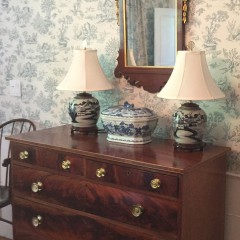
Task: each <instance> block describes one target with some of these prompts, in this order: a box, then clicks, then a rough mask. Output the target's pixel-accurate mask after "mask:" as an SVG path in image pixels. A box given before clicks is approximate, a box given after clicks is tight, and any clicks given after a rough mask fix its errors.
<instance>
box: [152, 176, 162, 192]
mask: <svg viewBox="0 0 240 240" xmlns="http://www.w3.org/2000/svg"><path fill="white" fill-rule="evenodd" d="M150 185H151V187H152V188H153V189H157V188H160V186H161V181H160V179H158V178H155V179H153V180H152V181H151V183H150Z"/></svg>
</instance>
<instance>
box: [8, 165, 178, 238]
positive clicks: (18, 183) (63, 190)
mask: <svg viewBox="0 0 240 240" xmlns="http://www.w3.org/2000/svg"><path fill="white" fill-rule="evenodd" d="M12 173H13V182H12V186H13V191H14V194H15V195H16V196H22V197H28V198H30V199H36V200H41V201H45V202H48V203H52V204H57V205H61V206H65V207H69V208H72V209H76V210H80V211H84V212H86V213H91V214H96V215H98V216H101V217H105V218H109V219H112V220H114V221H119V222H122V223H128V224H131V225H133V226H139V227H141V228H145V229H148V230H154V231H158V232H167V233H172V234H176V233H177V229H178V226H177V223H178V216H179V214H178V204H177V203H176V202H175V201H166V200H164V199H161V198H157V197H149V196H145V195H143V194H139V193H136V192H133V191H125V190H122V189H120V188H113V187H110V186H106V185H102V184H96V183H93V182H89V181H86V180H84V179H79V178H76V177H70V176H65V175H64V176H62V175H58V174H52V173H48V172H44V171H36V170H35V169H31V168H26V167H22V166H17V165H14V166H13V167H12Z"/></svg>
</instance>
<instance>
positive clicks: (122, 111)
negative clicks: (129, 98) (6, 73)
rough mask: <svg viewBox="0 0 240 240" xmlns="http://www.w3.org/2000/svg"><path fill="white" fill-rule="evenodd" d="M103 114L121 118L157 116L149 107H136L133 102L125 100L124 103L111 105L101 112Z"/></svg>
mask: <svg viewBox="0 0 240 240" xmlns="http://www.w3.org/2000/svg"><path fill="white" fill-rule="evenodd" d="M101 114H102V115H105V116H111V117H119V118H157V116H156V114H154V113H153V112H152V111H151V110H150V109H148V108H134V105H133V104H129V103H128V102H125V103H124V105H120V106H115V107H109V108H107V109H105V110H103V111H102V112H101Z"/></svg>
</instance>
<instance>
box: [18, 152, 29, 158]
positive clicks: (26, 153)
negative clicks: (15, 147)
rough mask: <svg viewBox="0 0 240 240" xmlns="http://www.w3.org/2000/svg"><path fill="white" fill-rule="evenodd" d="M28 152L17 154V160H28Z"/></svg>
mask: <svg viewBox="0 0 240 240" xmlns="http://www.w3.org/2000/svg"><path fill="white" fill-rule="evenodd" d="M28 155H29V154H28V151H23V152H20V153H19V158H20V159H22V160H24V159H27V158H28Z"/></svg>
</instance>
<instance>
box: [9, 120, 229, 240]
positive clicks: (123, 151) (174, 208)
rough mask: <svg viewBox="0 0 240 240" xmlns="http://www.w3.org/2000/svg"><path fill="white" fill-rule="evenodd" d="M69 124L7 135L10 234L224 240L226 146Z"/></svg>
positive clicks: (85, 239) (47, 239) (90, 239)
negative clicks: (138, 139)
mask: <svg viewBox="0 0 240 240" xmlns="http://www.w3.org/2000/svg"><path fill="white" fill-rule="evenodd" d="M70 128H71V126H70V125H66V126H61V127H55V128H51V129H44V130H40V131H36V132H30V133H27V134H20V135H15V136H11V137H8V139H10V141H11V150H12V168H11V183H12V205H13V231H14V239H15V240H66V239H70V240H130V239H131V240H213V239H216V240H223V236H224V204H225V202H224V198H225V171H226V154H227V152H228V150H229V149H228V148H225V147H217V146H206V147H205V148H204V150H203V151H202V152H182V151H174V148H173V142H172V141H171V140H161V139H153V142H152V143H149V144H145V145H137V146H136V145H126V144H118V143H113V142H108V141H107V140H106V134H104V133H99V134H98V135H80V134H74V135H71V130H70Z"/></svg>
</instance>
